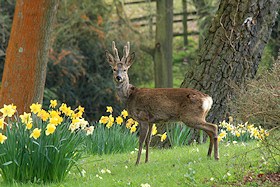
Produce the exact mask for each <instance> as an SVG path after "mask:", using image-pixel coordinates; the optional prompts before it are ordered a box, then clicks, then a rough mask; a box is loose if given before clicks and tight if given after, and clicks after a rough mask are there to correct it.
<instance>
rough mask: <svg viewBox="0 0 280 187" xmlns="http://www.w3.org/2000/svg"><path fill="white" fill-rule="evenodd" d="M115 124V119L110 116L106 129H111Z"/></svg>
mask: <svg viewBox="0 0 280 187" xmlns="http://www.w3.org/2000/svg"><path fill="white" fill-rule="evenodd" d="M113 123H114V117H113V116H112V115H110V116H109V120H108V123H107V125H106V127H107V128H108V129H109V128H110V127H112V126H113Z"/></svg>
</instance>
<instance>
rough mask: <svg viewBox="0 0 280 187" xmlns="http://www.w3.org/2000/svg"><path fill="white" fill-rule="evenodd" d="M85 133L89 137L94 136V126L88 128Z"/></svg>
mask: <svg viewBox="0 0 280 187" xmlns="http://www.w3.org/2000/svg"><path fill="white" fill-rule="evenodd" d="M85 131H86V133H87V136H88V135H91V134H93V131H94V126H90V127H86V128H85Z"/></svg>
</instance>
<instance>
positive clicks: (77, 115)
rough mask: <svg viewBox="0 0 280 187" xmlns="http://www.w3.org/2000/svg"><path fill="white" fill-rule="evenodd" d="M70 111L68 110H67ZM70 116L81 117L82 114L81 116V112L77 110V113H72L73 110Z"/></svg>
mask: <svg viewBox="0 0 280 187" xmlns="http://www.w3.org/2000/svg"><path fill="white" fill-rule="evenodd" d="M69 112H70V111H69ZM71 114H72V116H71V118H82V116H83V113H82V112H81V111H79V112H77V113H74V112H73V111H72V113H71Z"/></svg>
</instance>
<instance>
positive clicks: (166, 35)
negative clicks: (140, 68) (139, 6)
mask: <svg viewBox="0 0 280 187" xmlns="http://www.w3.org/2000/svg"><path fill="white" fill-rule="evenodd" d="M156 20H157V22H156V41H155V42H156V44H155V54H154V62H155V68H154V69H155V87H156V88H168V87H173V75H172V74H173V73H172V52H173V51H172V43H173V42H172V40H173V0H157V16H156Z"/></svg>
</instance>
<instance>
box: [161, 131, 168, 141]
mask: <svg viewBox="0 0 280 187" xmlns="http://www.w3.org/2000/svg"><path fill="white" fill-rule="evenodd" d="M166 137H167V134H166V132H165V133H164V134H163V135H161V138H160V141H162V142H163V141H164V140H165V139H166Z"/></svg>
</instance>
